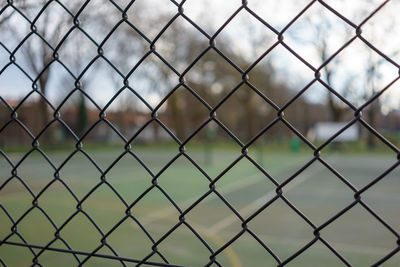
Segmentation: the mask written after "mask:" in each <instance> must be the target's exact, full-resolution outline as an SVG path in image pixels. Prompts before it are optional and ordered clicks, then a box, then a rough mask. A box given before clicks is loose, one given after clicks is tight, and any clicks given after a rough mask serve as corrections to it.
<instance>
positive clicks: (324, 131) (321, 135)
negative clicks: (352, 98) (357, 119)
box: [307, 122, 360, 142]
mask: <svg viewBox="0 0 400 267" xmlns="http://www.w3.org/2000/svg"><path fill="white" fill-rule="evenodd" d="M346 124H347V123H346V122H318V123H317V124H315V125H314V127H313V128H312V129H311V130H310V131H309V133H308V134H307V135H308V137H309V139H310V140H321V141H324V140H328V139H329V138H331V137H332V136H333V135H334V134H336V133H337V132H339V131H340V130H341V129H343V128H344V127H346ZM359 137H360V129H359V127H358V125H357V124H353V125H351V126H350V127H349V128H347V129H346V130H345V131H344V132H342V133H341V134H340V135H339V136H337V137H336V138H335V139H334V140H333V141H336V142H349V141H357V140H358V138H359Z"/></svg>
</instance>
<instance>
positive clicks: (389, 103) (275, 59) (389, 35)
mask: <svg viewBox="0 0 400 267" xmlns="http://www.w3.org/2000/svg"><path fill="white" fill-rule="evenodd" d="M146 1H147V3H148V4H149V5H150V6H156V7H157V8H158V9H159V10H162V12H170V13H171V15H173V14H174V13H175V12H176V7H175V6H174V5H173V4H171V3H170V2H169V1H168V0H146ZM119 2H124V1H119ZM142 2H143V1H142ZM325 2H326V3H328V4H329V5H331V6H332V7H333V8H334V9H336V10H337V11H339V12H341V13H342V14H343V15H344V16H345V17H347V18H348V19H350V20H351V21H352V22H353V23H355V24H359V23H360V22H361V21H362V20H363V19H364V18H365V17H366V16H367V15H368V14H369V13H371V12H372V11H373V10H374V9H375V8H377V7H378V6H379V5H380V4H381V3H383V2H384V1H382V0H379V1H378V0H371V1H368V0H363V1H358V0H353V1H340V0H327V1H325ZM309 3H310V1H309V0H296V1H295V0H280V1H276V0H253V1H252V0H248V6H249V8H251V9H252V10H253V11H254V12H255V13H257V14H258V15H259V16H260V17H262V18H263V19H264V20H265V21H266V22H268V23H269V24H270V25H272V26H273V27H274V28H275V29H277V30H278V31H280V30H282V29H283V28H284V27H285V26H286V25H287V24H288V23H289V22H290V21H291V20H292V19H293V18H294V17H295V16H296V15H297V14H298V13H299V12H300V10H301V9H302V8H304V7H305V6H306V5H307V4H309ZM240 5H241V0H230V1H227V0H202V1H199V0H187V1H186V2H185V4H184V12H185V14H186V15H187V16H188V17H190V18H191V19H192V20H193V21H194V22H196V23H197V24H198V25H199V26H201V27H202V28H204V29H206V31H207V32H208V33H209V34H213V33H214V32H215V31H216V29H218V28H219V27H220V26H221V25H222V24H223V23H224V22H225V21H226V20H227V19H228V18H229V17H230V16H231V15H232V14H233V13H234V11H235V10H236V9H237V8H239V7H240ZM399 6H400V5H399V3H398V2H397V3H396V1H391V2H389V3H388V4H387V5H386V6H385V7H383V8H382V10H381V11H379V12H378V13H377V14H376V15H375V16H374V17H373V18H372V19H371V20H370V21H368V22H367V23H366V24H365V25H364V26H363V27H362V30H363V33H362V34H363V36H364V37H365V38H366V39H368V40H369V41H371V42H372V43H373V44H374V45H375V46H376V47H377V48H379V49H380V50H382V51H383V52H384V53H385V54H387V55H389V56H390V57H391V58H392V59H393V60H394V61H395V62H400V55H399V54H395V53H396V49H398V50H400V49H399V48H398V47H400V37H399V36H400V34H399V33H400V32H399V29H400V27H393V25H400V19H399V18H398V17H399V16H398V14H399V13H400V9H399ZM155 12H156V11H155ZM322 23H330V24H331V25H332V26H331V28H330V31H329V32H324V33H323V34H324V36H318V35H316V31H315V25H318V24H322ZM349 32H350V33H351V34H350V35H349ZM354 32H355V31H354V29H352V28H351V26H349V25H347V24H346V23H344V22H343V21H342V20H341V19H340V18H338V17H337V16H335V15H334V14H332V13H331V12H330V11H329V10H327V9H326V8H324V7H323V6H322V5H321V4H320V3H318V2H316V3H315V4H314V5H313V6H312V7H311V8H310V9H309V10H307V11H306V13H305V14H304V15H303V16H302V17H300V19H299V20H298V21H296V22H295V23H294V24H293V26H291V27H290V28H289V29H288V30H287V32H286V33H285V34H284V36H285V39H284V40H285V42H286V43H287V44H288V45H289V46H290V47H291V48H292V49H293V50H295V51H296V53H298V54H299V55H300V56H302V57H303V58H305V59H306V60H307V61H308V62H310V64H312V65H313V66H314V67H315V68H318V67H319V65H320V64H321V60H320V58H319V56H318V54H317V49H316V44H315V41H316V39H318V38H319V37H320V38H327V40H328V46H329V48H328V50H329V52H330V53H334V52H335V51H336V50H337V49H338V48H340V47H341V46H342V45H343V44H344V42H346V41H347V40H348V39H350V38H351V37H352V35H354ZM1 36H2V37H0V40H1V42H3V43H6V44H7V43H10V42H7V40H5V39H6V38H10V36H6V35H1ZM224 36H226V37H228V38H231V39H232V49H233V50H236V51H239V52H240V53H241V54H242V55H243V56H245V57H247V58H249V59H255V58H256V57H257V56H259V55H260V54H261V53H262V52H263V51H264V50H266V49H268V47H269V46H270V45H271V44H273V43H274V42H276V40H277V39H276V35H275V34H274V33H273V32H272V31H270V30H269V29H267V28H266V27H264V26H263V25H262V24H261V23H260V22H258V21H257V20H256V19H255V18H254V17H252V16H251V15H250V14H249V13H247V12H246V11H242V12H241V13H239V15H238V16H237V17H236V18H235V19H234V20H233V21H232V22H231V23H230V24H229V25H228V26H227V27H226V28H225V29H224V31H223V32H222V33H221V37H220V38H224ZM248 40H253V41H254V40H255V41H259V40H261V42H262V45H261V46H259V47H258V48H257V49H254V47H253V46H252V45H251V43H249V42H248ZM217 41H218V38H217ZM317 41H318V40H317ZM217 44H218V42H217ZM12 48H13V47H10V49H12ZM368 51H370V50H369V48H368V47H367V46H366V45H365V44H364V43H362V42H361V41H360V40H356V41H354V42H353V43H352V44H351V45H350V46H349V47H348V48H346V49H345V50H344V51H343V52H342V53H341V54H339V56H338V57H337V60H335V61H334V62H332V63H331V64H335V66H336V67H335V68H336V69H337V71H336V76H335V79H334V86H335V89H337V90H338V91H342V89H343V87H344V83H345V81H346V79H348V78H349V77H350V76H354V77H355V78H354V82H353V86H354V87H355V89H354V90H355V91H356V94H359V93H360V92H362V91H363V90H366V88H365V87H366V85H365V80H366V77H365V66H366V64H368V62H369V61H368V60H372V61H373V62H374V61H375V62H380V61H382V58H381V57H380V56H379V55H378V54H376V53H374V52H373V53H369V52H368ZM17 60H18V59H17ZM19 60H20V61H19V62H21V64H22V65H24V64H23V62H22V61H23V59H21V58H19ZM265 60H269V61H270V63H271V64H272V65H273V66H274V67H275V68H276V69H277V70H278V71H277V76H278V77H277V78H278V79H282V80H285V81H286V82H288V84H289V86H290V87H291V88H292V89H293V90H295V91H298V90H300V89H301V88H302V87H303V86H304V85H305V84H307V83H308V82H309V81H310V80H311V79H313V77H314V76H313V75H314V73H313V72H312V71H311V70H310V69H309V68H308V67H307V66H305V65H304V64H303V63H302V62H300V61H299V60H298V59H296V58H295V57H294V56H293V55H291V54H290V53H289V52H288V51H287V50H286V49H285V48H283V46H278V47H277V48H276V49H275V50H273V52H271V55H269V56H267V57H266V59H265ZM8 62H9V56H8V53H7V52H5V50H4V49H3V48H1V47H0V68H2V67H3V66H4V65H5V64H7V63H8ZM25 66H26V65H25ZM378 73H379V75H377V78H376V81H375V86H376V88H377V89H378V88H383V87H384V86H385V85H386V84H388V83H389V82H390V81H392V80H393V79H395V78H396V77H397V76H398V70H397V68H396V67H394V66H393V65H392V64H390V63H388V62H384V61H383V63H382V64H380V68H379V69H378ZM106 77H107V75H104V74H102V73H100V74H99V73H98V75H97V76H96V78H95V79H93V81H92V82H91V84H90V88H91V90H95V91H96V92H99V90H101V92H102V93H101V94H98V93H97V94H94V93H93V92H90V90H89V94H90V93H92V96H93V97H94V98H95V100H96V101H99V102H100V103H105V102H106V101H107V99H109V98H110V97H111V96H112V95H113V93H114V92H115V90H116V88H115V84H113V83H112V82H111V81H110V80H109V79H108V78H106ZM58 86H60V80H59V79H58V78H57V76H56V78H55V79H53V80H52V81H51V84H50V88H54V89H50V90H49V97H50V98H51V99H53V98H56V94H57V93H58V92H59V90H57V89H56V87H58ZM30 88H31V82H30V81H29V80H28V79H27V78H25V77H24V75H22V74H21V73H20V71H19V70H17V68H16V67H15V66H10V67H8V68H7V69H6V70H5V71H4V72H3V73H2V74H1V75H0V95H1V96H3V97H5V98H13V99H18V98H20V97H21V96H22V95H25V94H26V93H27V92H28V91H29V90H30ZM324 93H326V90H325V89H323V88H322V87H321V86H314V87H313V88H311V89H310V90H309V92H308V93H307V96H308V98H309V99H310V100H312V101H315V102H318V101H319V102H320V101H322V99H323V96H324ZM148 98H149V99H151V100H150V101H152V102H157V101H158V99H157V96H155V95H154V94H153V95H149V96H148ZM383 98H384V100H383V103H384V105H383V111H384V112H387V111H388V110H390V109H394V108H400V106H399V105H400V101H399V99H400V86H399V84H398V83H396V84H394V85H393V87H392V88H391V89H390V90H388V92H387V93H386V94H385V95H384V97H383Z"/></svg>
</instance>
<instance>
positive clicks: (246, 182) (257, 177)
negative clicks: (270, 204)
mask: <svg viewBox="0 0 400 267" xmlns="http://www.w3.org/2000/svg"><path fill="white" fill-rule="evenodd" d="M303 160H304V159H302V161H303ZM295 162H297V161H295ZM293 164H294V162H290V164H287V166H286V164H285V165H282V166H281V168H282V169H284V168H286V167H289V166H291V165H293ZM262 180H268V181H269V179H268V178H267V177H266V176H264V174H262V173H261V172H257V173H255V174H253V175H250V176H247V177H246V179H240V180H238V181H237V182H234V183H231V184H229V185H227V186H225V187H224V188H221V189H220V190H218V192H220V193H221V194H229V193H232V192H235V191H238V190H240V189H241V188H243V187H245V186H250V185H253V184H256V183H258V182H261V181H262ZM274 192H275V191H274ZM198 198H199V197H193V198H189V199H187V200H185V201H184V202H182V203H181V205H180V206H189V205H191V204H193V203H194V202H195V201H196V200H197V199H198ZM215 198H217V195H216V194H210V195H208V196H207V197H206V198H205V199H203V200H202V201H201V203H205V202H208V201H211V200H213V199H215ZM176 212H177V210H176V209H175V207H169V208H165V209H162V210H158V211H155V212H152V213H151V214H149V215H146V216H144V217H143V218H142V219H141V220H140V222H141V223H143V224H148V223H152V222H154V221H157V220H159V219H162V218H165V217H167V216H171V215H174V214H175V213H176Z"/></svg>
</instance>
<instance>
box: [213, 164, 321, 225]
mask: <svg viewBox="0 0 400 267" xmlns="http://www.w3.org/2000/svg"><path fill="white" fill-rule="evenodd" d="M318 166H319V167H318V168H316V169H314V170H313V171H312V172H311V173H307V174H304V173H301V174H299V175H298V176H297V177H296V178H294V179H293V180H292V181H291V182H290V183H288V184H287V185H286V186H285V187H283V189H284V193H286V192H288V191H290V190H291V189H293V188H295V187H296V186H298V185H300V184H302V183H303V182H305V181H306V180H308V179H309V178H311V177H314V176H315V175H317V174H319V173H320V172H322V171H324V170H325V167H324V166H322V165H318ZM274 196H276V192H275V190H271V191H269V192H268V193H266V194H265V195H263V196H262V197H260V198H258V199H256V200H255V201H253V202H251V203H250V204H248V205H247V206H245V207H244V208H242V209H240V210H239V214H240V215H241V216H242V217H248V216H250V215H251V214H252V213H254V212H255V211H256V210H257V209H258V208H260V207H261V206H262V205H263V204H265V203H267V202H268V201H269V200H270V199H272V198H273V197H274ZM237 219H238V218H237V216H236V215H235V214H232V215H230V216H228V217H226V218H225V219H224V220H222V221H220V222H219V223H217V224H215V225H214V226H213V227H211V228H210V229H209V231H210V232H212V233H218V232H219V231H221V230H223V229H224V228H226V227H228V226H230V225H231V224H233V223H234V222H236V221H237Z"/></svg>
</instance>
